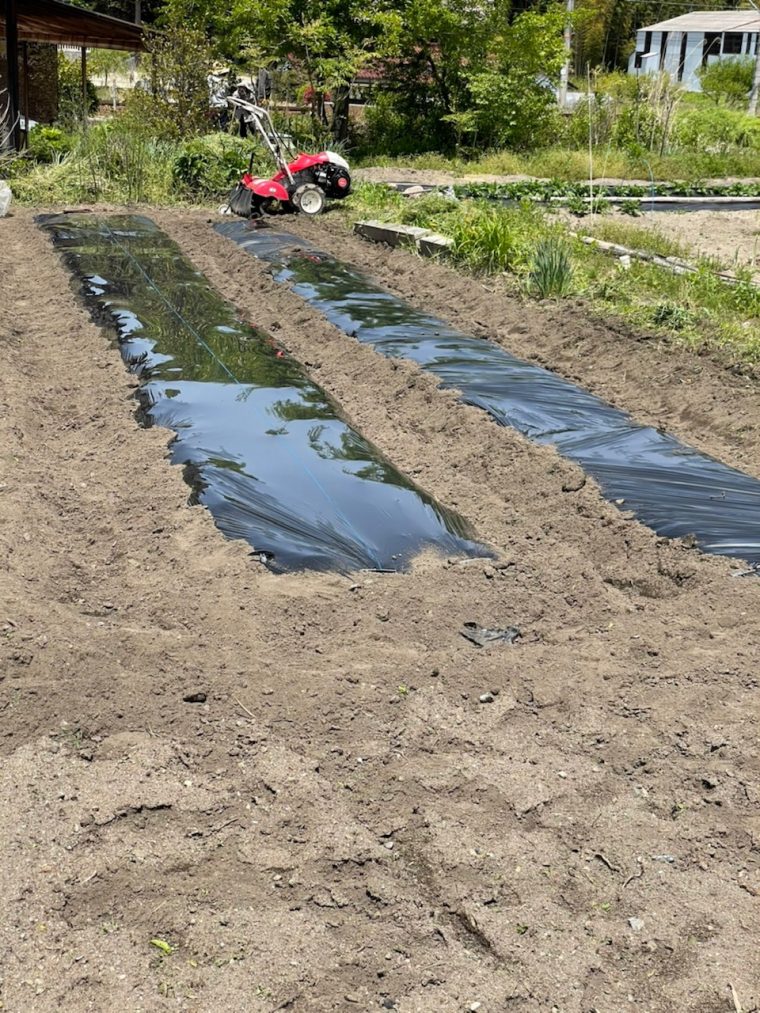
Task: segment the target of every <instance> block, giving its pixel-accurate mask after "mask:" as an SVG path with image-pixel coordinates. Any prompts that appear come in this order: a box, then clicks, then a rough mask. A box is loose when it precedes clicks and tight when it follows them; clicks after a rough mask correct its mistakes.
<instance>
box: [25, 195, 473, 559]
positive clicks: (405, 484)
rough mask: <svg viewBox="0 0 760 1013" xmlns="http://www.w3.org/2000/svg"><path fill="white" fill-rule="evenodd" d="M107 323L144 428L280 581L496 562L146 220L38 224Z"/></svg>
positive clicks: (86, 218) (62, 218)
mask: <svg viewBox="0 0 760 1013" xmlns="http://www.w3.org/2000/svg"><path fill="white" fill-rule="evenodd" d="M39 221H40V224H41V225H42V227H43V228H44V229H46V230H47V231H48V232H49V233H50V234H51V236H52V238H53V242H54V245H55V247H56V248H57V249H58V250H59V251H60V252H61V253H62V255H63V257H64V260H65V262H66V263H67V265H68V266H69V268H70V269H71V270H72V272H73V273H74V274H75V276H76V277H77V278H78V279H79V280H80V281H81V282H82V291H83V294H84V297H85V300H86V302H87V304H88V305H89V307H90V309H91V312H92V313H93V315H94V316H95V318H96V320H98V321H99V322H103V321H106V322H107V323H109V324H110V325H111V326H115V328H116V331H117V334H118V338H119V343H120V347H121V352H122V356H123V358H124V360H125V362H126V363H127V365H128V366H129V368H130V369H131V370H132V371H133V372H135V373H137V374H138V375H140V376H141V377H142V379H143V381H144V383H143V386H142V387H141V389H140V396H141V400H142V404H143V408H144V409H145V414H146V416H147V421H148V422H152V423H155V424H158V425H161V426H166V427H168V428H170V429H173V430H174V431H175V433H176V434H177V435H176V439H175V440H173V442H172V444H171V459H172V461H173V462H175V463H178V464H183V465H185V466H186V470H185V474H186V477H187V478H188V480H189V481H190V482H191V484H192V485H193V487H194V489H195V498H196V500H197V501H199V502H201V503H203V504H204V505H205V506H207V507H208V508H209V510H210V511H211V513H212V515H213V517H214V519H215V521H216V523H217V525H218V527H219V528H221V530H222V531H223V532H224V533H225V534H226V535H227V536H229V537H230V538H242V539H246V540H247V541H248V542H250V543H251V545H252V546H253V547H254V549H255V550H256V551H257V552H261V553H262V554H264V555H265V557H266V559H267V562H268V563H269V564H270V566H272V568H273V569H305V568H309V569H320V570H325V569H330V570H343V571H346V570H355V569H361V568H371V569H380V570H398V569H402V568H403V566H404V565H405V564H406V563H408V562H409V560H410V559H411V557H412V556H414V555H415V554H416V553H417V552H418V551H419V550H421V549H424V548H426V547H428V546H432V547H435V548H437V549H439V550H441V551H442V552H445V553H447V554H455V555H461V554H467V555H473V554H474V555H479V556H483V555H488V554H489V552H488V550H487V549H485V548H484V547H483V546H482V545H478V544H476V543H475V542H473V541H471V540H470V533H469V531H468V528H467V525H466V524H465V522H464V521H463V520H462V518H460V517H459V516H458V515H456V514H455V513H453V512H452V511H450V510H447V509H445V508H443V507H441V506H439V505H438V504H437V503H436V502H435V501H434V500H433V499H432V498H431V497H430V496H428V495H426V494H425V493H424V492H422V491H421V490H420V489H418V488H417V487H416V486H414V485H413V484H412V483H411V482H410V481H409V480H408V479H407V478H405V477H404V476H403V475H402V474H400V472H399V471H397V469H396V468H394V467H393V465H392V464H390V463H389V461H387V460H386V459H385V458H384V457H383V456H382V455H381V454H380V453H379V452H378V451H377V450H376V449H375V448H374V447H373V446H372V445H371V444H370V443H368V442H367V441H366V440H365V439H363V437H361V436H360V435H359V434H358V433H356V432H355V431H354V430H353V429H351V428H350V427H349V426H348V425H346V423H345V422H344V421H343V420H342V419H341V418H340V415H339V413H338V410H337V408H336V406H335V405H334V404H333V403H332V402H331V401H330V400H329V399H328V398H327V396H326V395H325V393H324V392H323V391H322V390H321V389H320V388H319V387H317V386H316V385H315V384H314V383H312V382H311V380H310V379H309V378H308V377H307V376H306V375H305V373H304V372H303V371H302V369H301V367H300V366H299V365H298V363H297V362H295V361H294V360H293V359H292V358H291V357H290V356H288V355H286V354H285V353H284V352H283V351H281V350H280V349H278V348H277V347H276V345H275V344H274V342H273V341H272V340H271V338H269V337H268V336H267V335H266V334H264V333H263V332H261V331H259V330H256V329H253V328H251V327H249V326H248V325H246V324H244V323H242V322H241V321H240V320H239V319H238V318H237V316H236V314H235V312H234V310H233V308H232V307H231V306H230V305H229V304H228V303H226V302H225V301H224V300H222V299H221V298H220V297H219V296H218V295H217V294H216V293H215V292H214V291H213V290H212V289H211V288H210V287H209V285H208V283H207V282H206V281H205V280H204V278H203V276H202V275H201V274H199V273H198V272H197V271H196V270H195V269H194V268H193V267H192V265H191V264H190V263H189V262H188V261H187V260H186V259H185V258H184V256H183V255H182V253H181V251H180V249H179V247H178V246H177V245H176V244H175V243H174V242H172V241H171V240H170V239H169V238H168V237H167V236H166V235H165V234H164V233H163V232H161V231H160V230H159V229H158V228H157V227H156V225H155V224H154V223H153V222H152V221H150V219H148V218H143V217H140V216H134V215H119V216H108V217H103V216H95V215H88V214H76V215H74V214H71V215H58V216H43V217H42V218H40V219H39Z"/></svg>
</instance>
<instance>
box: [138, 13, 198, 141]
mask: <svg viewBox="0 0 760 1013" xmlns="http://www.w3.org/2000/svg"><path fill="white" fill-rule="evenodd" d="M214 52H215V51H214V47H213V46H212V44H211V43H210V41H209V39H208V38H207V36H206V34H205V33H204V32H203V31H201V30H200V29H198V28H195V27H193V26H192V25H186V24H183V23H182V22H181V21H179V20H178V19H176V18H169V19H167V20H166V21H165V22H164V23H163V24H162V25H161V27H160V28H153V29H150V30H149V31H148V33H147V51H146V53H145V55H144V56H143V59H142V63H141V71H142V73H143V74H144V75H145V79H146V81H147V86H146V88H145V89H135V91H134V92H133V94H132V95H131V96H130V98H129V101H128V103H127V115H128V116H129V118H130V120H131V123H132V125H133V127H134V128H135V130H138V131H144V132H148V133H151V134H153V135H154V136H157V137H164V138H177V137H187V136H192V135H194V134H201V133H204V132H205V131H206V130H208V125H209V93H208V81H207V77H208V72H209V68H210V66H211V64H212V63H213V60H214Z"/></svg>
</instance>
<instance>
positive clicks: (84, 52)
mask: <svg viewBox="0 0 760 1013" xmlns="http://www.w3.org/2000/svg"><path fill="white" fill-rule="evenodd" d="M81 52H82V129H83V130H86V129H87V47H86V46H82V50H81Z"/></svg>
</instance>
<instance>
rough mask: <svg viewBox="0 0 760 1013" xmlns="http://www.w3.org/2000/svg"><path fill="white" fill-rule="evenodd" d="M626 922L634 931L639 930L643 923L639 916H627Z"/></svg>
mask: <svg viewBox="0 0 760 1013" xmlns="http://www.w3.org/2000/svg"><path fill="white" fill-rule="evenodd" d="M628 924H629V925H630V926H631V928H632V929H633V931H634V932H641V930H642V929H643V928H644V923H643V921H642V920H641V919H640V918H629V919H628Z"/></svg>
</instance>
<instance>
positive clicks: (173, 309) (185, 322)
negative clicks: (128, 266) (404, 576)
mask: <svg viewBox="0 0 760 1013" xmlns="http://www.w3.org/2000/svg"><path fill="white" fill-rule="evenodd" d="M96 221H97V222H98V223H101V222H102V224H103V225H104V226H105V228H106V230H107V232H108V234H109V236H110V237H111V241H112V242H113V243H115V245H116V246H118V247H119V249H120V250H121V251H122V252H123V253H124V254H126V256H127V257H128V258H129V260H131V261H132V263H133V264H134V265H135V267H136V268H137V270H138V271H139V272H140V274H142V276H143V278H145V280H146V281H147V283H148V284H149V285H150V287H151V288H152V289H153V291H154V292H155V293H156V295H157V296H158V297H159V299H161V301H162V302H163V303H164V305H165V306H167V307H168V309H170V310H171V312H172V313H173V314H174V315H175V316H176V318H177V319H178V320H179V322H180V323H181V324H182V326H183V327H186V328H187V329H188V331H190V333H191V334H192V335H193V337H194V338H195V339H196V341H198V343H199V344H200V345H201V346H202V347H203V348H205V350H206V351H207V352H208V353H209V355H210V356H211V357H212V358H213V359H214V360H216V362H217V363H218V364H219V365H220V366H221V367H222V369H223V370H224V371H225V373H226V374H227V375H228V376H229V377H231V379H232V380H233V381H234V383H236V384H238V385H239V386H243V384H242V381H240V380H238V378H237V377H236V376H235V374H234V373H233V372H232V371H231V370H230V369H228V367H227V366H226V365H225V364H224V363H223V362H222V360H221V359H220V358H219V356H218V355H217V354H216V353H215V352H214V350H213V349H212V348H211V346H210V345H209V344H208V343H207V342H206V341H204V340H203V338H202V337H201V336H200V334H199V333H198V331H197V330H196V329H195V328H194V327H193V325H192V324H191V323H190V322H189V321H188V320H186V319H185V318H184V317H183V316H182V314H181V313H180V311H179V310H178V309H177V308H176V306H174V305H173V303H171V302H170V301H169V300H168V299H167V298H166V296H165V295H164V293H163V292H162V291H161V289H160V288H159V287H158V285H157V284H156V283H155V282H154V281H153V279H152V278H151V276H150V275H149V274H148V272H147V271H146V270H145V269H144V268H143V266H142V264H141V263H140V262H139V260H138V259H137V258H136V257H135V255H134V254H133V253H132V251H131V250H130V249H129V247H128V246H124V244H122V243H120V242H119V240H118V239H117V237H116V235H115V234H114V232H113V230H112V229H111V227H110V225H109V224H108V222H106V221H103V220H102V219H100V218H97V217H96ZM285 449H286V450H287V452H288V453H289V454H290V456H291V458H292V459H293V461H294V462H295V463H296V464H299V463H300V464H301V467H302V469H303V470H304V472H305V474H306V475H308V477H309V478H310V479H311V480H312V482H313V483H314V485H315V486H316V487H317V489H318V490H319V491H320V492H321V493H322V495H323V497H324V498H325V500H326V501H327V502H328V503H329V504H330V505H331V506H332V508H333V510H334V511H335V513H336V514H337V516H338V517H340V518H341V519H342V520H343V523H344V524H345V525H346V527H347V528H348V529H349V531H352V532H353V534H354V537H355V538H356V541H357V542H358V543H359V544H360V545H364V546H365V548H366V549H367V551H368V553H369V555H370V557H371V558H372V560H373V562H374V563H375V564H376V566H377V567H378V568H380V567H381V566H382V563H381V562H380V559H379V557H378V556H377V555H375V553H374V552H372V551H371V550H370V549H369V548H368V546H367V543H366V541H365V539H364V538H362V536H361V534H360V533H359V531H358V530H357V529H356V528H355V527H354V525H353V524H352V523H351V521H350V520H349V518H348V517H347V516H346V515H345V514H344V513H343V511H342V510H341V508H340V507H339V506H338V504H337V503H336V502H335V500H334V499H333V498H332V496H330V494H329V493H328V491H327V490H326V489H325V487H324V486H323V485H322V483H321V482H320V481H319V479H318V478H317V476H316V475H315V474H314V473H313V472H312V470H311V468H309V466H308V464H305V463H303V462H299V461H298V459H297V458H296V456H295V454H294V453H293V451H292V450H291V448H290V447H289V446H288V445H287V442H286V443H285Z"/></svg>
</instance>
